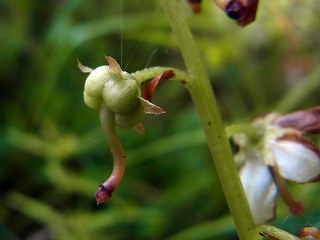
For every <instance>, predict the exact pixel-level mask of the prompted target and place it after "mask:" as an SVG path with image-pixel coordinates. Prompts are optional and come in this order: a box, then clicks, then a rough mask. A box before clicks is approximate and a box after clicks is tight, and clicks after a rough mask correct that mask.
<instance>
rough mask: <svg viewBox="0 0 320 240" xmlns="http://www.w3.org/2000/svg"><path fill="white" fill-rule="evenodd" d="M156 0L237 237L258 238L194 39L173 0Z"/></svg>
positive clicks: (175, 1) (251, 239) (243, 239)
mask: <svg viewBox="0 0 320 240" xmlns="http://www.w3.org/2000/svg"><path fill="white" fill-rule="evenodd" d="M160 2H161V4H162V7H163V9H164V11H165V13H166V15H167V18H168V20H169V22H170V25H171V28H172V30H173V32H174V34H175V37H176V40H177V42H178V44H179V47H180V49H181V52H182V55H183V58H184V61H185V64H186V66H187V69H188V71H189V74H190V75H191V78H190V79H189V81H188V83H187V84H186V86H187V88H188V89H189V92H190V94H191V97H192V100H193V102H194V105H195V107H196V109H197V112H198V115H199V117H200V121H201V124H202V127H203V129H204V131H205V134H206V137H207V142H208V145H209V148H210V151H211V156H212V159H213V161H214V164H215V166H216V169H217V172H218V175H219V178H220V181H221V185H222V188H223V191H224V194H225V197H226V199H227V202H228V205H229V208H230V211H231V214H232V216H233V219H234V222H235V225H236V228H237V232H238V235H239V238H240V239H242V240H253V239H261V236H259V235H258V234H257V232H256V231H255V224H254V221H253V218H252V215H251V212H250V209H249V205H248V202H247V199H246V196H245V193H244V190H243V187H242V184H241V181H240V178H239V175H238V171H237V168H236V164H235V162H234V159H233V155H232V151H231V148H230V145H229V142H228V138H227V135H226V131H225V128H224V124H223V122H222V119H221V116H220V112H219V109H218V106H217V103H216V99H215V96H214V94H213V91H212V87H211V84H210V81H209V78H208V76H207V73H206V70H205V68H204V64H203V63H202V58H201V57H200V54H199V52H198V50H197V47H196V44H195V42H194V39H193V37H192V35H191V32H190V30H189V28H188V26H187V24H186V22H185V19H184V17H183V15H182V12H181V10H180V7H179V4H178V3H177V0H161V1H160Z"/></svg>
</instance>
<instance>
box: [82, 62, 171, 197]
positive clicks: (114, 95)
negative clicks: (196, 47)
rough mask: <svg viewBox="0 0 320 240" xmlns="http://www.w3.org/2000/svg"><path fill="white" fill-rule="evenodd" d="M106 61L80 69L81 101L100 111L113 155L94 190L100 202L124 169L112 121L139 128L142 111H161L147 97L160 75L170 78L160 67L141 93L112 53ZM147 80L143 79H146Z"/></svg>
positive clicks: (113, 187)
mask: <svg viewBox="0 0 320 240" xmlns="http://www.w3.org/2000/svg"><path fill="white" fill-rule="evenodd" d="M105 58H106V60H107V61H108V63H109V65H103V66H100V67H98V68H96V69H94V70H93V69H91V68H89V67H86V66H83V65H82V64H81V63H80V62H78V66H79V68H80V70H81V71H82V72H85V73H90V74H89V76H88V77H87V79H86V82H85V85H84V93H83V95H84V101H85V103H86V104H87V105H88V106H89V107H90V108H92V109H94V110H97V111H100V122H101V126H102V129H103V131H104V134H105V136H106V138H107V141H108V144H109V146H110V148H111V151H112V155H113V162H114V165H113V170H112V173H111V175H110V177H109V178H108V179H107V180H106V181H105V182H104V183H103V184H100V185H99V188H98V190H97V191H96V193H95V197H96V200H97V203H103V202H105V201H106V200H107V199H108V198H110V197H111V195H112V192H113V191H114V189H115V188H116V187H117V185H118V184H119V182H120V181H121V179H122V177H123V174H124V170H125V154H124V150H123V148H122V145H121V143H120V140H119V139H118V136H117V134H116V129H115V125H116V126H119V127H123V128H131V127H135V128H136V130H138V131H139V132H143V131H144V129H143V126H142V125H141V121H142V120H143V118H144V117H145V114H161V113H164V111H163V110H162V109H161V108H160V107H158V106H156V105H154V104H152V103H151V102H150V101H151V97H152V94H153V92H154V89H155V87H156V85H157V84H158V82H159V80H160V79H161V78H172V77H174V75H175V74H174V73H173V71H172V70H168V71H164V72H162V73H161V74H159V75H157V76H155V77H154V78H153V79H152V80H151V81H149V82H148V83H146V84H145V85H144V87H143V89H142V93H141V82H138V81H137V80H136V78H135V77H134V76H139V73H136V74H135V75H134V74H129V73H127V72H125V71H122V69H121V67H120V66H119V64H118V63H117V62H116V60H114V59H113V58H112V57H105ZM146 80H147V79H146Z"/></svg>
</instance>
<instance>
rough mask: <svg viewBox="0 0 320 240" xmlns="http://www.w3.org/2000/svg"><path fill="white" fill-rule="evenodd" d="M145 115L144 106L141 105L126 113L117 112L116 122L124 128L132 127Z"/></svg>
mask: <svg viewBox="0 0 320 240" xmlns="http://www.w3.org/2000/svg"><path fill="white" fill-rule="evenodd" d="M145 115H146V114H145V112H144V111H143V108H142V107H140V108H138V109H137V110H134V111H132V112H129V113H126V114H115V123H116V124H117V125H118V126H119V127H122V128H132V127H135V126H137V125H138V124H139V123H140V122H142V120H143V119H144V117H145Z"/></svg>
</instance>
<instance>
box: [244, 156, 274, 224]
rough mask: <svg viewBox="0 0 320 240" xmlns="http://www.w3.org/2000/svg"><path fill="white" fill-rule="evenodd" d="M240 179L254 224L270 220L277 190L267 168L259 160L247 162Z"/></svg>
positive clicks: (272, 215)
mask: <svg viewBox="0 0 320 240" xmlns="http://www.w3.org/2000/svg"><path fill="white" fill-rule="evenodd" d="M240 178H241V181H242V185H243V187H244V190H245V192H246V196H247V199H248V202H249V206H250V209H251V213H252V216H253V218H254V221H255V223H256V224H262V223H264V222H266V221H268V220H270V219H272V218H273V217H274V212H275V200H274V198H275V195H276V194H277V188H276V185H275V183H274V182H273V178H272V176H271V173H270V171H269V169H268V167H267V166H266V165H265V164H264V163H263V162H261V161H259V160H249V161H247V162H246V163H245V165H244V166H243V167H242V168H241V171H240Z"/></svg>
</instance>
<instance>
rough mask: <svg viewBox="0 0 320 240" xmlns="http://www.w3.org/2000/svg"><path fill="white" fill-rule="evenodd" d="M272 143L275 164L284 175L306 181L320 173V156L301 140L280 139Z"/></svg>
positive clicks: (297, 180)
mask: <svg viewBox="0 0 320 240" xmlns="http://www.w3.org/2000/svg"><path fill="white" fill-rule="evenodd" d="M272 145H273V146H272V147H271V149H272V152H273V156H274V160H275V164H276V167H277V168H278V171H279V173H280V175H281V176H282V177H284V178H286V179H288V180H291V181H295V182H300V183H305V182H309V181H310V180H312V179H313V178H315V177H317V176H318V175H319V174H320V159H319V156H318V155H317V154H316V153H315V152H314V151H312V150H311V149H309V148H307V147H306V146H305V145H303V144H302V143H301V142H295V141H290V140H280V141H275V142H274V143H273V144H272Z"/></svg>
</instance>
